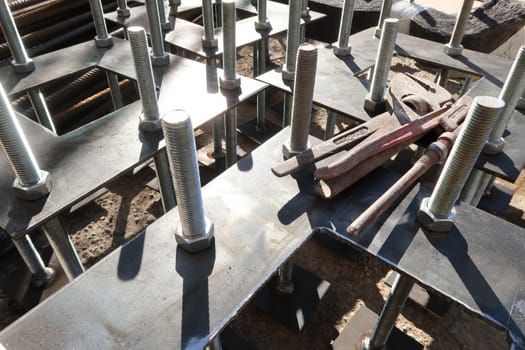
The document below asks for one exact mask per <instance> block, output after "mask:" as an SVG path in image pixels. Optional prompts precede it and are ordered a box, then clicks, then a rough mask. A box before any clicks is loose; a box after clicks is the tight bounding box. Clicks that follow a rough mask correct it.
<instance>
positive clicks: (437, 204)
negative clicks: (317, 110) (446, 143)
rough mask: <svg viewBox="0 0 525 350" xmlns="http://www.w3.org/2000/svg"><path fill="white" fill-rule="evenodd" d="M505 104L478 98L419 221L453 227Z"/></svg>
mask: <svg viewBox="0 0 525 350" xmlns="http://www.w3.org/2000/svg"><path fill="white" fill-rule="evenodd" d="M504 105H505V103H504V102H503V101H502V100H501V99H499V98H495V97H489V96H478V97H475V98H474V102H473V103H472V106H471V107H470V110H469V113H468V115H467V118H466V119H465V122H464V125H463V126H462V128H461V132H460V134H459V136H458V138H457V141H456V143H455V144H454V146H453V147H452V150H451V152H450V156H449V157H448V159H447V161H446V163H445V165H444V167H443V171H442V172H441V175H440V176H439V179H438V181H437V184H436V186H435V188H434V190H433V191H432V195H431V196H430V197H429V198H425V199H424V200H423V202H422V203H421V208H420V209H419V212H418V214H417V219H418V221H419V222H420V223H421V225H423V226H424V227H425V228H427V229H428V230H430V231H435V232H447V231H449V230H450V229H451V228H452V225H453V223H454V216H455V215H454V214H455V210H454V204H455V202H456V200H457V199H458V197H459V195H460V193H461V189H462V187H463V185H464V184H465V182H466V180H467V177H468V175H469V174H470V172H471V171H472V168H473V167H474V163H475V162H476V159H477V158H478V156H479V154H480V152H481V148H482V147H483V144H484V143H485V140H486V139H487V135H488V133H489V131H490V129H491V128H492V126H493V125H494V121H495V120H496V117H497V115H498V113H499V111H500V110H501V109H502V108H503V107H504Z"/></svg>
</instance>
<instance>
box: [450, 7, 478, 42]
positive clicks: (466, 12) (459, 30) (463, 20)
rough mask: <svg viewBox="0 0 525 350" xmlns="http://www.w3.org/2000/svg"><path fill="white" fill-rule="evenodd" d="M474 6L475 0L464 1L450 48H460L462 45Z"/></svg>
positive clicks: (451, 38)
mask: <svg viewBox="0 0 525 350" xmlns="http://www.w3.org/2000/svg"><path fill="white" fill-rule="evenodd" d="M473 4H474V0H464V1H463V3H462V4H461V10H460V11H459V13H458V16H457V18H456V24H455V25H454V29H453V31H452V36H451V37H450V42H449V45H450V46H452V47H454V46H459V45H460V44H461V41H462V40H463V34H465V28H466V27H467V22H468V20H469V16H470V11H471V10H472V5H473Z"/></svg>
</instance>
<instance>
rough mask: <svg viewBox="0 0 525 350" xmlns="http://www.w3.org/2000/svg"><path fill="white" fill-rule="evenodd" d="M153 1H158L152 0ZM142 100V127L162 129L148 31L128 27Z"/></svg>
mask: <svg viewBox="0 0 525 350" xmlns="http://www.w3.org/2000/svg"><path fill="white" fill-rule="evenodd" d="M152 2H156V1H155V0H152ZM128 35H129V40H130V42H131V51H132V53H133V62H134V63H135V72H136V73H137V84H138V87H139V95H140V100H141V101H142V115H141V123H140V128H141V129H142V130H144V131H157V130H160V128H161V124H160V114H159V106H158V104H157V91H156V89H155V83H154V80H153V70H152V68H151V60H150V56H149V54H148V43H147V41H146V31H145V30H144V28H142V27H129V28H128Z"/></svg>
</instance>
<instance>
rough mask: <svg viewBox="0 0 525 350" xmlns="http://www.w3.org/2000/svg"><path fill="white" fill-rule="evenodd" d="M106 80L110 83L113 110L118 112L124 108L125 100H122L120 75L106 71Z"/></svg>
mask: <svg viewBox="0 0 525 350" xmlns="http://www.w3.org/2000/svg"><path fill="white" fill-rule="evenodd" d="M106 79H107V81H108V86H109V91H110V93H111V101H112V102H113V108H114V109H115V110H117V109H119V108H122V107H124V100H123V98H122V92H121V91H120V85H119V81H118V75H117V74H115V73H112V72H110V71H106Z"/></svg>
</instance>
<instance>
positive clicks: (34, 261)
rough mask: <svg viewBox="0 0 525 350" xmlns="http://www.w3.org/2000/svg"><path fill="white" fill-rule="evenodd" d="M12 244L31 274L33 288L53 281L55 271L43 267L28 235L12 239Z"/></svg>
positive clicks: (42, 262) (40, 258)
mask: <svg viewBox="0 0 525 350" xmlns="http://www.w3.org/2000/svg"><path fill="white" fill-rule="evenodd" d="M12 242H13V245H14V246H15V248H16V250H17V251H18V253H19V254H20V256H21V257H22V260H24V263H25V264H26V266H27V268H28V269H29V271H31V273H32V274H33V278H32V280H31V283H32V284H33V285H34V286H35V287H41V286H43V285H45V284H46V283H48V282H49V281H51V280H52V279H53V277H54V276H55V271H54V270H53V269H52V268H50V267H46V266H45V265H44V261H43V260H42V257H41V256H40V254H39V253H38V251H37V250H36V248H35V246H34V245H33V242H32V241H31V238H29V235H27V234H26V235H23V236H22V237H20V238H13V239H12Z"/></svg>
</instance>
